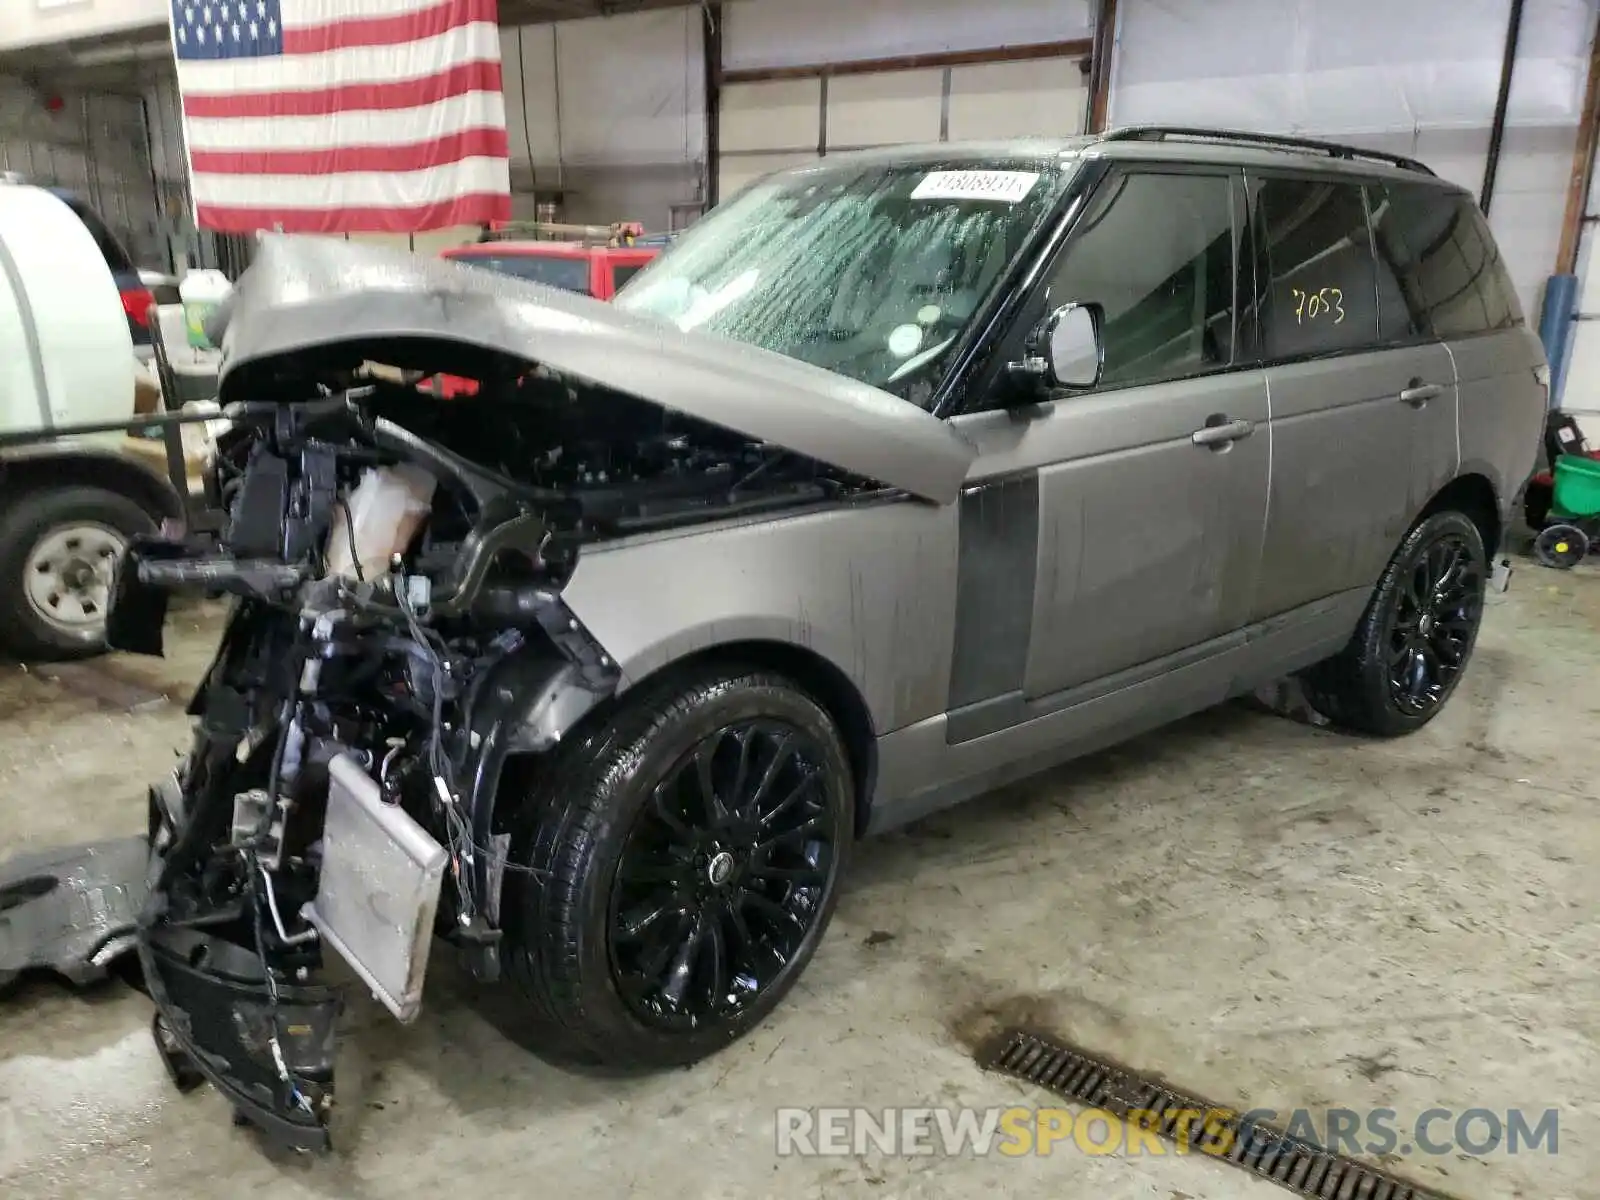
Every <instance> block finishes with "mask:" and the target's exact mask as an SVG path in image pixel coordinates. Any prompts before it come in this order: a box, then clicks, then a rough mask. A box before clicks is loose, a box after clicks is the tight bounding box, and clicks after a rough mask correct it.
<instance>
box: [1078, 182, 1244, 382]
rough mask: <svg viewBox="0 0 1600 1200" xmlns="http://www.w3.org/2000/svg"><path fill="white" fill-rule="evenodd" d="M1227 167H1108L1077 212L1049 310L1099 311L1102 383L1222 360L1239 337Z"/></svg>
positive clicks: (1168, 375) (1182, 372)
mask: <svg viewBox="0 0 1600 1200" xmlns="http://www.w3.org/2000/svg"><path fill="white" fill-rule="evenodd" d="M1232 194H1233V193H1232V188H1231V186H1230V182H1229V178H1228V176H1226V175H1191V174H1160V173H1154V172H1151V173H1144V172H1130V173H1117V174H1114V175H1112V176H1111V177H1110V178H1109V179H1107V180H1106V181H1105V182H1104V183H1102V184H1101V186H1100V187H1099V189H1098V190H1097V191H1096V192H1095V195H1094V198H1093V199H1092V200H1091V201H1090V203H1089V207H1088V209H1086V210H1085V212H1084V214H1083V216H1082V217H1081V218H1080V219H1079V221H1078V224H1077V227H1076V229H1075V230H1074V232H1073V235H1072V240H1071V241H1070V242H1069V243H1068V245H1067V248H1066V251H1065V252H1064V254H1063V256H1062V258H1061V261H1060V263H1059V264H1058V266H1057V267H1056V269H1055V271H1054V273H1053V274H1052V277H1051V278H1050V281H1049V283H1048V285H1047V290H1046V303H1047V307H1048V308H1055V307H1058V306H1060V305H1062V304H1067V303H1073V302H1076V303H1080V304H1081V303H1086V302H1087V303H1094V304H1098V305H1100V306H1101V308H1102V309H1103V310H1104V323H1103V325H1102V331H1103V333H1104V337H1105V370H1104V372H1103V374H1102V376H1101V383H1102V386H1123V385H1127V384H1132V383H1149V382H1155V381H1157V380H1163V379H1176V378H1181V377H1183V376H1187V375H1195V374H1199V373H1201V372H1204V371H1209V370H1215V369H1217V368H1219V367H1225V366H1227V365H1229V363H1231V362H1232V360H1233V348H1234V337H1235V320H1234V309H1235V296H1234V293H1235V271H1234V261H1235V255H1234V241H1235V238H1234V220H1233V208H1232Z"/></svg>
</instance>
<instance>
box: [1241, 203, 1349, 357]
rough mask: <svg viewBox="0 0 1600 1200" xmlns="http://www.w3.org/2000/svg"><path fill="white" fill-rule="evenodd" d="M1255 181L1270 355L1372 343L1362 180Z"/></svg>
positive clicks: (1267, 351)
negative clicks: (1358, 181)
mask: <svg viewBox="0 0 1600 1200" xmlns="http://www.w3.org/2000/svg"><path fill="white" fill-rule="evenodd" d="M1255 184H1256V186H1255V226H1256V246H1257V247H1258V252H1259V253H1260V254H1261V259H1262V261H1261V262H1259V263H1258V265H1257V278H1258V280H1260V281H1261V289H1260V290H1261V329H1262V339H1263V352H1264V354H1265V356H1266V357H1267V358H1303V357H1306V356H1310V355H1318V354H1331V353H1337V352H1338V351H1341V350H1355V349H1359V348H1361V347H1363V346H1369V345H1371V344H1372V343H1373V342H1375V341H1376V340H1377V336H1378V315H1377V307H1378V306H1377V295H1376V282H1375V276H1374V264H1373V258H1372V239H1371V237H1370V236H1369V234H1368V232H1367V210H1366V205H1365V204H1364V202H1363V201H1362V198H1361V188H1360V185H1358V184H1353V183H1344V182H1340V181H1334V180H1323V179H1286V178H1276V177H1267V178H1258V179H1257V180H1256V181H1255Z"/></svg>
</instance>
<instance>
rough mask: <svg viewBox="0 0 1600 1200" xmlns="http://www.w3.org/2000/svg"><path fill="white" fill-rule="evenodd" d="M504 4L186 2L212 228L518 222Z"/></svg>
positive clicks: (182, 17)
mask: <svg viewBox="0 0 1600 1200" xmlns="http://www.w3.org/2000/svg"><path fill="white" fill-rule="evenodd" d="M497 16H498V15H497V0H172V48H173V52H174V54H175V55H176V56H177V63H178V91H179V93H180V94H181V96H182V100H183V124H184V137H185V141H186V143H187V148H188V154H189V176H190V182H191V187H192V190H193V193H194V205H195V219H196V221H197V223H198V224H199V225H200V227H201V228H202V229H214V230H219V231H223V232H229V233H248V232H251V231H254V230H258V229H281V230H283V231H284V232H286V233H350V232H357V231H379V232H387V233H417V232H421V231H423V230H427V229H440V228H444V227H446V226H449V225H480V224H486V223H488V222H490V221H500V220H505V219H507V218H508V217H509V216H510V215H511V212H510V209H511V200H510V190H511V189H510V176H509V167H508V163H507V152H506V112H505V100H504V97H503V96H502V95H501V92H500V28H499V24H498V19H497Z"/></svg>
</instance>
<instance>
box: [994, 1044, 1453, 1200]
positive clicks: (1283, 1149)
mask: <svg viewBox="0 0 1600 1200" xmlns="http://www.w3.org/2000/svg"><path fill="white" fill-rule="evenodd" d="M978 1062H979V1065H980V1066H983V1067H985V1068H987V1069H989V1070H991V1071H1000V1072H1003V1073H1005V1074H1007V1075H1013V1076H1015V1077H1016V1078H1018V1079H1023V1080H1026V1081H1027V1082H1029V1083H1035V1084H1038V1085H1039V1086H1040V1087H1042V1088H1045V1089H1047V1090H1048V1091H1051V1092H1054V1093H1055V1094H1056V1095H1058V1096H1061V1097H1063V1098H1064V1099H1067V1100H1073V1101H1076V1102H1078V1103H1080V1104H1083V1105H1085V1106H1087V1107H1089V1108H1098V1109H1104V1110H1105V1111H1106V1112H1109V1113H1112V1114H1114V1115H1116V1116H1118V1117H1122V1118H1132V1119H1134V1120H1136V1121H1137V1122H1138V1123H1139V1124H1140V1125H1142V1126H1144V1127H1145V1128H1148V1129H1149V1130H1150V1132H1151V1133H1153V1134H1156V1135H1158V1136H1160V1137H1161V1138H1163V1139H1164V1140H1166V1141H1169V1142H1174V1143H1179V1142H1183V1141H1187V1143H1188V1144H1189V1145H1190V1146H1191V1147H1192V1148H1193V1149H1195V1150H1198V1151H1201V1152H1203V1153H1205V1154H1207V1155H1208V1156H1209V1157H1212V1158H1215V1159H1216V1160H1217V1161H1218V1162H1226V1163H1231V1164H1233V1165H1234V1166H1236V1167H1242V1168H1243V1169H1244V1170H1246V1171H1250V1172H1252V1173H1254V1174H1256V1175H1259V1176H1260V1177H1261V1178H1263V1179H1266V1180H1269V1181H1270V1182H1272V1183H1275V1184H1277V1185H1278V1186H1279V1187H1281V1188H1286V1189H1287V1190H1289V1191H1291V1192H1295V1193H1297V1194H1298V1195H1301V1196H1309V1197H1313V1198H1314V1200H1451V1198H1450V1197H1449V1196H1447V1195H1445V1193H1443V1192H1437V1191H1434V1190H1433V1189H1431V1188H1426V1187H1422V1186H1421V1185H1419V1184H1415V1183H1408V1182H1406V1181H1405V1180H1403V1179H1397V1178H1395V1177H1394V1176H1393V1175H1389V1174H1386V1173H1385V1172H1383V1171H1379V1170H1377V1169H1375V1168H1373V1167H1369V1166H1367V1165H1365V1164H1364V1163H1360V1162H1357V1161H1356V1160H1355V1159H1352V1158H1347V1157H1345V1156H1344V1155H1342V1154H1333V1153H1331V1152H1330V1151H1328V1150H1326V1149H1324V1148H1323V1147H1321V1146H1318V1145H1316V1144H1315V1143H1312V1142H1308V1141H1306V1140H1304V1139H1302V1138H1296V1137H1291V1136H1289V1135H1288V1134H1286V1133H1285V1132H1283V1130H1281V1129H1278V1128H1275V1127H1273V1126H1270V1125H1265V1124H1258V1123H1254V1122H1252V1123H1250V1124H1249V1125H1248V1126H1246V1124H1245V1123H1244V1122H1243V1121H1242V1120H1241V1119H1240V1118H1239V1116H1238V1115H1237V1113H1236V1111H1235V1110H1233V1109H1225V1108H1223V1107H1222V1106H1220V1105H1216V1104H1212V1103H1209V1102H1208V1101H1205V1100H1202V1099H1200V1098H1199V1097H1197V1096H1190V1095H1187V1094H1185V1093H1183V1092H1178V1091H1174V1090H1173V1089H1172V1088H1170V1087H1167V1086H1166V1085H1165V1084H1160V1083H1156V1082H1153V1081H1152V1080H1149V1079H1145V1078H1143V1077H1141V1076H1139V1075H1136V1074H1134V1073H1133V1072H1131V1071H1128V1070H1126V1069H1125V1068H1123V1067H1119V1066H1115V1065H1113V1064H1112V1063H1108V1062H1105V1061H1103V1060H1101V1059H1098V1058H1095V1057H1093V1056H1091V1055H1088V1054H1085V1053H1083V1052H1082V1051H1081V1050H1075V1049H1073V1048H1072V1047H1070V1046H1067V1045H1065V1044H1063V1043H1062V1042H1059V1041H1056V1040H1055V1039H1054V1038H1049V1037H1045V1036H1044V1035H1042V1034H1037V1033H1030V1032H1028V1031H1027V1030H1024V1029H1013V1030H1010V1031H1008V1032H1006V1033H1004V1034H1002V1035H1000V1036H999V1037H997V1038H995V1039H994V1040H993V1041H991V1042H990V1043H988V1044H987V1045H986V1046H984V1047H983V1049H981V1050H980V1051H979V1052H978ZM1195 1114H1215V1115H1214V1116H1211V1117H1210V1119H1207V1120H1205V1121H1204V1123H1203V1127H1201V1128H1196V1127H1195V1126H1196V1124H1197V1122H1196V1121H1195Z"/></svg>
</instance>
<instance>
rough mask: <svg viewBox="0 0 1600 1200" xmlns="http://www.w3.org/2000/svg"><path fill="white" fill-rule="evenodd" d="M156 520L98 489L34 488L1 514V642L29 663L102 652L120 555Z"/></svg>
mask: <svg viewBox="0 0 1600 1200" xmlns="http://www.w3.org/2000/svg"><path fill="white" fill-rule="evenodd" d="M154 528H155V519H154V518H153V517H151V515H150V514H149V513H147V512H146V511H145V510H144V509H143V508H142V507H140V505H139V504H137V503H136V502H135V501H133V500H131V499H129V498H128V497H127V496H123V495H120V494H118V493H116V492H111V491H107V490H105V489H104V488H97V487H64V488H59V489H46V488H36V489H33V490H31V491H27V492H23V493H21V494H20V495H15V496H8V497H7V498H6V499H5V501H4V509H3V511H0V642H3V643H4V644H5V646H6V648H7V649H9V650H10V651H11V652H12V653H14V654H16V655H17V656H18V657H20V658H24V659H36V660H45V661H49V660H61V659H72V658H86V657H89V656H92V655H95V654H99V653H101V652H102V651H104V649H105V609H106V602H107V599H108V597H109V592H110V584H111V581H112V578H113V576H114V572H115V569H116V566H117V559H119V558H120V557H121V550H122V549H123V548H125V547H126V546H127V544H128V542H129V541H130V540H131V539H133V538H134V537H136V536H137V535H139V534H143V533H149V532H151V531H152V530H153V529H154Z"/></svg>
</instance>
